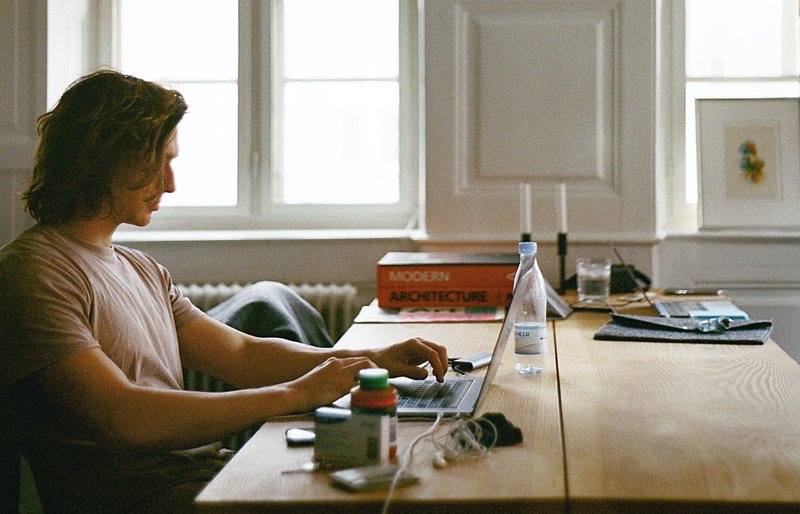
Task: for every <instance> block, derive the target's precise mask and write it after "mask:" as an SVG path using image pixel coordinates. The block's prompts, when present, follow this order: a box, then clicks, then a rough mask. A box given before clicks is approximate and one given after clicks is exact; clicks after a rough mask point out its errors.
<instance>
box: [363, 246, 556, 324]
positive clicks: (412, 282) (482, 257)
mask: <svg viewBox="0 0 800 514" xmlns="http://www.w3.org/2000/svg"><path fill="white" fill-rule="evenodd" d="M518 267H519V254H518V253H447V252H389V253H387V254H386V255H384V257H383V258H381V259H380V260H379V261H378V265H377V300H378V306H379V307H380V308H382V309H404V308H414V307H417V308H460V307H476V308H478V307H503V308H505V307H507V306H508V304H509V302H510V301H511V295H512V292H513V289H514V276H515V274H516V272H517V268H518ZM545 285H546V287H547V315H548V317H550V318H566V317H567V316H569V314H570V313H571V312H572V309H571V308H570V307H569V305H568V304H567V303H566V302H564V300H563V299H562V298H561V297H560V296H559V295H558V293H557V292H556V291H555V290H554V289H553V287H552V286H550V284H549V283H547V281H545Z"/></svg>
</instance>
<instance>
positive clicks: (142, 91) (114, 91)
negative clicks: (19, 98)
mask: <svg viewBox="0 0 800 514" xmlns="http://www.w3.org/2000/svg"><path fill="white" fill-rule="evenodd" d="M186 109H187V106H186V102H185V100H184V98H183V96H182V95H181V94H180V93H179V92H177V91H174V90H171V89H167V88H164V87H162V86H160V85H158V84H155V83H153V82H148V81H146V80H142V79H139V78H136V77H131V76H129V75H124V74H122V73H119V72H116V71H113V70H101V71H96V72H94V73H90V74H88V75H85V76H83V77H81V78H80V79H78V80H77V81H75V82H74V83H73V84H72V85H70V87H69V88H67V90H66V92H64V94H63V95H62V97H61V99H60V100H59V101H58V103H57V104H56V106H55V107H54V108H53V110H51V111H49V112H47V113H45V114H43V115H42V116H40V117H39V119H38V133H39V147H38V149H37V152H36V162H35V165H34V168H33V177H32V178H31V181H30V184H29V185H28V189H27V190H26V191H25V192H24V193H23V195H22V198H23V201H24V202H25V209H26V210H27V211H28V212H29V213H30V214H31V216H33V218H34V219H36V220H37V221H39V222H42V223H53V224H60V223H67V222H70V221H74V220H78V219H91V218H93V217H96V216H98V215H100V214H101V213H103V210H104V209H109V208H113V192H114V188H115V187H121V185H122V184H124V187H132V188H138V187H144V186H146V185H147V184H150V183H152V182H153V181H154V180H156V179H158V178H159V176H160V174H161V170H162V163H163V161H164V152H165V147H166V144H167V142H168V138H169V137H170V135H171V134H172V132H173V131H174V130H175V128H176V127H177V125H178V123H179V122H180V120H181V119H182V118H183V115H184V114H185V113H186Z"/></svg>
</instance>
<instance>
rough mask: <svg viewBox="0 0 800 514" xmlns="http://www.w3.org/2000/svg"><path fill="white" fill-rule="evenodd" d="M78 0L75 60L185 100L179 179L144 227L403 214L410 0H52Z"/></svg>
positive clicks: (414, 156) (411, 64) (396, 223)
mask: <svg viewBox="0 0 800 514" xmlns="http://www.w3.org/2000/svg"><path fill="white" fill-rule="evenodd" d="M80 3H83V5H84V9H85V12H84V14H83V17H84V20H83V22H84V25H82V26H84V27H85V26H86V25H87V24H88V25H89V26H92V24H91V21H90V20H92V19H93V18H96V19H97V20H98V23H97V24H96V25H97V27H99V29H98V30H97V33H92V34H87V35H86V36H85V41H84V42H83V44H84V45H85V46H86V48H87V49H88V51H86V52H85V55H86V56H87V57H86V59H85V65H84V69H83V70H81V73H82V72H83V71H88V70H90V69H94V68H96V67H98V66H112V67H114V68H115V69H118V70H120V71H122V72H125V73H129V74H132V75H136V76H140V77H142V78H145V79H148V80H153V81H156V82H159V83H163V84H165V85H168V86H170V87H175V88H176V89H178V90H179V91H181V92H182V93H183V94H184V96H185V97H186V100H187V103H188V104H189V112H188V113H187V115H186V117H185V118H184V121H183V122H182V123H181V125H180V127H179V145H180V156H179V158H178V159H176V160H175V163H174V166H175V173H176V181H177V188H178V189H177V192H176V193H174V194H171V195H166V196H165V198H164V201H163V202H162V210H161V212H160V213H159V216H156V217H154V220H153V223H152V225H151V228H154V229H170V230H176V229H303V228H309V229H312V228H313V229H324V228H348V229H352V228H407V227H409V226H413V225H414V223H415V212H416V211H417V197H418V193H417V190H418V183H419V180H418V177H417V175H418V161H419V150H418V141H419V138H418V128H417V124H418V123H417V119H418V92H417V82H418V80H417V72H416V70H417V62H416V59H417V49H416V41H417V33H416V30H417V29H416V17H417V13H416V3H415V2H413V1H410V0H337V1H336V2H331V1H329V0H272V2H262V1H258V0H239V1H238V2H236V1H233V0H114V1H113V2H93V1H91V0H82V2H80V1H79V2H76V1H75V0H54V1H53V0H51V2H50V4H49V9H51V13H52V12H53V10H54V9H56V8H57V7H56V6H60V7H58V8H59V9H61V12H60V13H59V14H60V15H62V16H63V14H64V10H65V9H66V10H69V9H75V6H76V5H77V4H80ZM59 19H61V18H59ZM61 23H67V22H66V21H62V22H61ZM75 25H78V23H77V22H75ZM49 30H50V31H51V32H52V31H53V28H52V27H51V28H50V29H49ZM63 32H64V34H66V33H68V32H69V30H68V29H64V30H63ZM63 37H68V36H66V35H64V36H63ZM51 41H53V40H52V39H51ZM55 41H58V39H56V40H55ZM55 41H54V44H53V45H52V46H56V44H57V43H55ZM51 55H52V50H51ZM59 57H60V56H59ZM70 68H71V69H74V68H75V66H74V63H73V64H71V65H70ZM64 73H66V70H64V71H62V74H64ZM77 74H78V73H75V76H77ZM52 75H53V74H52V73H51V78H52ZM72 78H75V77H74V76H73V77H72ZM56 82H57V81H56ZM61 82H62V84H61V85H62V86H64V87H65V85H66V84H67V83H68V82H69V80H67V81H64V80H62V81H61ZM53 89H54V88H51V89H50V91H51V95H58V94H60V93H61V92H62V91H63V87H60V88H58V90H57V93H56V91H54V90H53ZM54 99H55V98H53V100H54Z"/></svg>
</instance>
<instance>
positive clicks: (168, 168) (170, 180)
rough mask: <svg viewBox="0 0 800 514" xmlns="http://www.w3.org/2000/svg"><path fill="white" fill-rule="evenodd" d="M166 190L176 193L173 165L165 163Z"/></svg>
mask: <svg viewBox="0 0 800 514" xmlns="http://www.w3.org/2000/svg"><path fill="white" fill-rule="evenodd" d="M163 175H164V184H163V188H164V192H165V193H174V192H175V173H174V172H173V171H172V165H170V164H165V165H164V174H163Z"/></svg>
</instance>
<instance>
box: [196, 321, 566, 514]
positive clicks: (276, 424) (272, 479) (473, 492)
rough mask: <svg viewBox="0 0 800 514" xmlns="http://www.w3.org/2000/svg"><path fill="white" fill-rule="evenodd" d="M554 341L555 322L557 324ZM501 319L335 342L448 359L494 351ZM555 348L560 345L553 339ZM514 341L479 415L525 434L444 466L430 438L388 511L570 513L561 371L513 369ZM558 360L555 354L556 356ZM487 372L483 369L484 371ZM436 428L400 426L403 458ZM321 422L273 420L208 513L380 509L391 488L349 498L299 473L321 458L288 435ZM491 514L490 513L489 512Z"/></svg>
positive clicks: (225, 476)
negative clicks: (406, 346) (416, 350)
mask: <svg viewBox="0 0 800 514" xmlns="http://www.w3.org/2000/svg"><path fill="white" fill-rule="evenodd" d="M550 329H551V339H552V324H550ZM499 330H500V323H499V322H480V323H422V324H405V323H402V324H366V323H360V324H355V325H353V327H351V328H350V330H349V331H348V332H347V334H345V336H344V337H343V338H342V340H341V341H340V342H339V343H337V344H341V345H345V346H348V347H367V346H376V345H382V344H388V343H391V342H396V341H400V340H403V339H407V338H410V337H415V336H420V337H424V338H426V339H429V340H431V341H436V342H440V343H442V344H444V345H445V346H447V348H448V351H449V354H450V356H459V355H466V354H468V353H473V352H478V351H491V349H492V347H493V345H494V342H495V340H496V338H497V334H498V332H499ZM551 345H552V341H551ZM512 351H513V345H508V347H507V348H506V353H505V355H504V357H503V362H502V366H501V368H500V370H499V372H498V375H497V377H496V379H495V383H494V385H493V386H492V387H491V389H490V390H489V391H488V395H487V397H486V398H485V399H484V401H483V403H482V406H481V407H480V409H479V412H478V413H477V415H478V416H480V415H481V414H483V413H485V412H501V413H503V414H505V415H506V417H507V418H508V419H509V421H511V422H512V423H513V424H514V425H516V426H518V427H519V428H520V429H521V430H522V433H523V441H522V443H520V444H517V445H515V446H508V447H502V448H500V447H497V448H493V449H491V451H490V452H489V453H488V454H487V455H485V456H464V457H461V458H458V459H456V460H453V461H450V462H449V463H448V465H447V466H446V467H445V468H434V467H433V465H432V457H433V451H434V449H435V447H434V445H433V443H432V442H430V441H429V440H426V439H423V440H421V441H420V442H419V443H418V444H417V445H416V446H415V450H414V453H413V460H412V465H411V469H412V470H413V472H414V473H415V474H416V475H418V476H419V478H420V481H419V482H418V483H416V484H412V485H408V486H404V487H400V488H397V489H396V490H395V491H394V493H393V495H392V497H391V509H390V512H393V513H394V512H481V513H483V512H488V511H491V509H502V512H529V511H530V510H531V509H535V510H536V512H563V511H564V507H565V500H566V489H565V485H564V466H563V452H562V441H561V427H560V417H559V406H558V389H557V377H556V373H555V366H554V365H553V366H551V368H550V370H549V371H547V372H545V373H544V374H541V375H538V376H531V377H522V376H519V375H517V374H516V372H515V371H514V369H513V356H512ZM550 357H551V361H553V360H554V355H553V353H552V352H551V355H550ZM485 369H486V368H482V369H480V370H477V371H476V373H481V374H482V373H484V372H485ZM431 423H432V422H429V421H424V422H416V421H401V422H400V427H399V435H398V436H399V452H400V453H402V452H403V451H404V448H405V447H406V445H407V444H408V443H409V442H410V441H411V440H412V439H414V437H415V436H416V435H418V434H420V433H421V432H423V431H424V430H425V429H427V428H429V427H430V426H431ZM453 423H454V422H452V421H443V422H442V423H441V425H440V427H439V430H438V431H437V432H436V437H437V438H441V437H447V433H448V430H449V429H450V428H451V427H452V426H453ZM292 426H304V427H311V426H313V420H312V419H311V417H310V416H304V417H298V418H293V419H279V420H272V421H269V422H267V423H265V424H264V425H263V426H262V427H261V429H260V430H259V431H257V432H256V434H255V435H254V436H253V437H252V438H251V439H250V440H249V441H248V442H247V444H246V445H245V446H244V447H243V448H242V449H241V450H239V452H238V453H237V455H236V456H234V458H233V459H232V460H231V462H230V463H228V465H227V466H226V467H225V468H224V469H223V470H222V471H221V472H220V473H219V474H218V475H217V476H216V477H215V478H214V480H213V481H212V482H211V483H210V484H209V485H208V487H207V488H206V489H205V490H204V491H203V492H202V493H201V494H200V496H199V497H198V499H197V505H198V507H199V509H200V510H202V511H203V512H257V511H283V512H325V513H333V512H379V511H380V507H381V505H382V504H383V502H384V499H385V497H386V490H380V491H371V492H362V493H350V492H345V491H342V490H339V489H336V488H333V487H331V486H330V485H329V480H328V477H327V473H324V472H315V473H292V474H286V473H284V471H286V470H292V469H297V468H300V467H302V466H303V465H304V464H306V463H308V462H310V461H311V460H312V457H313V449H311V448H288V447H287V445H286V442H285V440H284V431H285V429H286V428H289V427H292ZM487 509H490V510H487Z"/></svg>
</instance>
